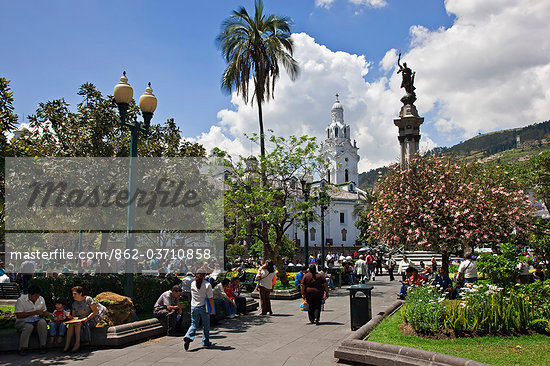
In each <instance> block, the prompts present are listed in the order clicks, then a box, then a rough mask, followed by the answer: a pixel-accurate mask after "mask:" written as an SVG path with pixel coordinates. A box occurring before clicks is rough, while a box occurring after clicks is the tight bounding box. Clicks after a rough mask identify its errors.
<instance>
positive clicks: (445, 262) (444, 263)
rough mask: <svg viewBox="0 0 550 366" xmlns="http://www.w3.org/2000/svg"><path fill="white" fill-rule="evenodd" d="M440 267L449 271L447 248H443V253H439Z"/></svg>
mask: <svg viewBox="0 0 550 366" xmlns="http://www.w3.org/2000/svg"><path fill="white" fill-rule="evenodd" d="M441 267H443V269H444V270H445V271H446V272H447V273H449V252H448V251H447V249H443V253H441Z"/></svg>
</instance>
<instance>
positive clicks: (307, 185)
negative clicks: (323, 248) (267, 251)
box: [300, 174, 313, 268]
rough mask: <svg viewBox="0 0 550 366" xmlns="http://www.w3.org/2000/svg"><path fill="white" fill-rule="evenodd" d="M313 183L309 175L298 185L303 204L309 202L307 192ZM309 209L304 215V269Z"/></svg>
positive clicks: (307, 258)
mask: <svg viewBox="0 0 550 366" xmlns="http://www.w3.org/2000/svg"><path fill="white" fill-rule="evenodd" d="M312 182H313V177H312V176H311V175H310V174H305V175H304V176H303V177H302V179H300V183H301V186H302V193H303V194H304V202H307V201H309V192H310V189H311V183H312ZM308 216H309V209H308V210H307V211H306V212H305V213H304V225H305V230H304V264H305V266H306V268H307V267H308V266H309V237H308V229H309V228H308V226H309V217H308Z"/></svg>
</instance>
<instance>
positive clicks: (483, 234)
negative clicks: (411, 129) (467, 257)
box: [369, 157, 532, 266]
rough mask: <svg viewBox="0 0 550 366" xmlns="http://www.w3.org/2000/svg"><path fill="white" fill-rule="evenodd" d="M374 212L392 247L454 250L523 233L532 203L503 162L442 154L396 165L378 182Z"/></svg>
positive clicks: (379, 233) (380, 235) (376, 227)
mask: <svg viewBox="0 0 550 366" xmlns="http://www.w3.org/2000/svg"><path fill="white" fill-rule="evenodd" d="M377 189H378V192H379V197H378V200H377V201H376V202H375V203H374V205H373V208H372V210H371V211H370V213H369V216H370V220H371V225H372V227H371V230H372V234H373V235H374V237H375V238H376V239H378V240H381V241H384V242H386V243H387V244H388V245H389V246H391V247H399V246H402V245H404V246H405V247H406V248H407V249H428V250H439V251H442V252H443V261H444V266H446V265H447V258H448V252H449V251H453V250H456V249H468V248H473V247H474V246H476V245H479V244H483V243H500V242H505V241H511V240H515V239H518V238H523V237H524V236H525V234H527V233H528V231H529V229H530V222H531V212H532V208H531V204H530V203H529V200H528V199H527V196H526V195H525V193H524V192H523V190H522V189H521V187H520V185H519V184H518V182H517V181H516V180H515V179H514V178H513V177H511V176H509V173H508V172H507V171H505V170H504V169H503V168H501V167H499V166H497V165H481V164H477V163H473V164H459V163H456V162H453V161H451V160H449V159H445V158H441V157H424V158H415V159H412V160H411V161H410V164H409V168H408V169H405V170H401V169H400V168H399V166H398V165H397V164H396V165H393V166H391V167H390V170H389V171H388V173H387V174H386V176H385V177H383V178H381V179H380V180H379V182H378V185H377Z"/></svg>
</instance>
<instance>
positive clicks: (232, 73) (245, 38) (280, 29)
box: [217, 0, 298, 183]
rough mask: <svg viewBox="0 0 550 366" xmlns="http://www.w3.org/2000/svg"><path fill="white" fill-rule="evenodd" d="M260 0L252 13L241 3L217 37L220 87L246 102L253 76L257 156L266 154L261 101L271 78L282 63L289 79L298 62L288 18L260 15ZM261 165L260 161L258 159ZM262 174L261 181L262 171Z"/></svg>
mask: <svg viewBox="0 0 550 366" xmlns="http://www.w3.org/2000/svg"><path fill="white" fill-rule="evenodd" d="M263 10H264V6H263V2H262V0H256V1H255V3H254V16H253V17H251V16H250V15H249V14H248V12H247V11H246V9H245V8H244V7H239V9H238V10H236V11H233V14H232V15H231V16H230V17H229V18H227V19H226V20H225V21H224V22H223V24H222V31H221V33H220V35H219V36H218V38H217V41H218V44H219V47H220V49H221V51H222V54H223V56H224V58H225V60H226V62H227V64H228V65H227V68H226V69H225V71H224V73H223V77H222V89H224V90H226V91H228V92H231V91H233V90H234V89H235V90H236V91H237V94H241V95H242V97H243V99H244V101H245V103H248V97H249V88H248V83H249V81H250V79H251V78H252V79H253V83H254V86H253V90H252V91H253V97H255V98H256V102H257V105H258V121H259V125H260V156H261V160H263V158H264V157H265V156H266V151H265V141H264V122H263V115H262V104H263V103H264V102H265V101H266V99H267V100H269V99H270V98H272V97H273V92H274V90H275V81H276V80H277V79H278V78H279V74H280V68H279V64H282V65H283V67H284V68H285V70H286V71H287V73H288V74H289V76H290V77H291V79H292V80H294V79H295V78H296V77H297V75H298V63H297V62H296V60H294V58H293V57H292V53H293V41H292V38H291V31H290V26H291V20H290V19H289V18H287V17H284V16H278V15H264V13H263ZM261 164H262V168H264V166H263V161H262V162H261ZM263 170H264V169H262V178H263V181H264V183H265V174H264V172H263Z"/></svg>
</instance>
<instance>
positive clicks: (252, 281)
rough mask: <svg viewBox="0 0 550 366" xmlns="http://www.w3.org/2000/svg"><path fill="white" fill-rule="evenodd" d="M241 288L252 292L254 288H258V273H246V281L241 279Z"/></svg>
mask: <svg viewBox="0 0 550 366" xmlns="http://www.w3.org/2000/svg"><path fill="white" fill-rule="evenodd" d="M241 287H244V288H245V289H246V290H247V291H250V292H252V291H254V288H256V273H250V272H246V273H245V275H244V279H242V278H241Z"/></svg>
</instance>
